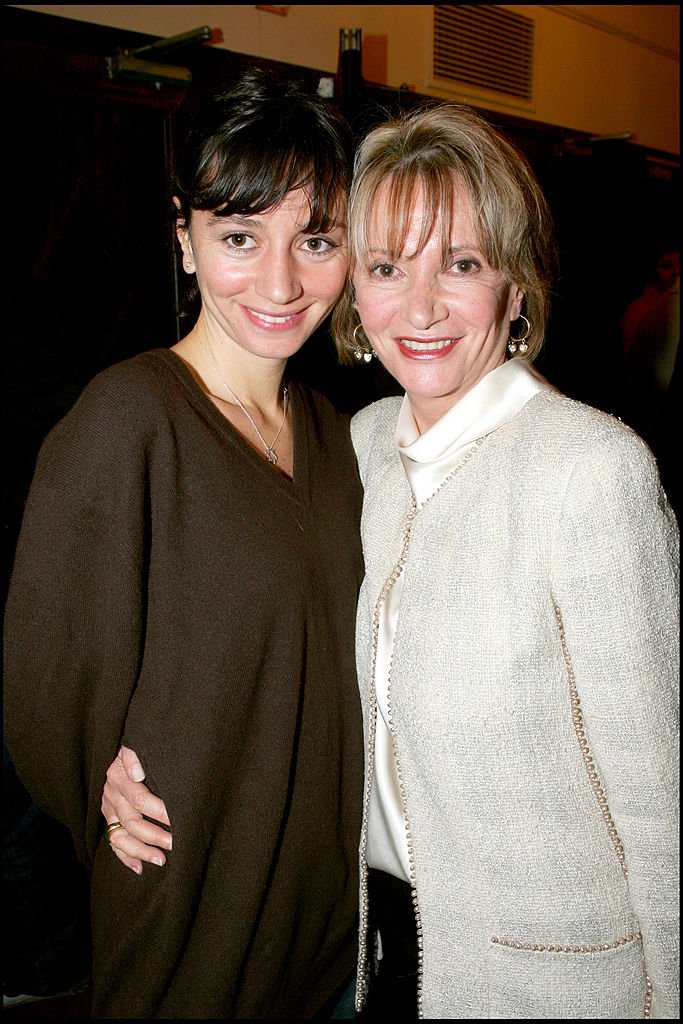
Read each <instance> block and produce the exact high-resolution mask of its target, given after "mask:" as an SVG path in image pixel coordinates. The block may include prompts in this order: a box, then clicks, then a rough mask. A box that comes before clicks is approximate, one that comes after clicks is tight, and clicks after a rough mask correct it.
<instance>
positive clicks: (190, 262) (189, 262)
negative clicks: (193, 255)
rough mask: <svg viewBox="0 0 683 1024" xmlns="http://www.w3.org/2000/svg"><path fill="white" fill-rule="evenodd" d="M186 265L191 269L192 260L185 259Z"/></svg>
mask: <svg viewBox="0 0 683 1024" xmlns="http://www.w3.org/2000/svg"><path fill="white" fill-rule="evenodd" d="M185 266H186V267H187V269H188V270H189V269H190V267H191V266H192V260H185Z"/></svg>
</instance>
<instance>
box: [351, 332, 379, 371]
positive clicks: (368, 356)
mask: <svg viewBox="0 0 683 1024" xmlns="http://www.w3.org/2000/svg"><path fill="white" fill-rule="evenodd" d="M362 326H363V325H362V324H357V325H356V327H354V329H353V346H352V351H353V354H354V357H355V358H356V359H357V360H358V362H360V361H361V359H363V360H364V361H365V362H366V363H370V362H372V357H373V356H374V355H376V352H375V350H374V348H373V347H372V345H371V344H370V342H369V341H366V342H361V341H359V340H358V338H357V337H356V334H357V333H358V331H359V330H360V329H361V327H362Z"/></svg>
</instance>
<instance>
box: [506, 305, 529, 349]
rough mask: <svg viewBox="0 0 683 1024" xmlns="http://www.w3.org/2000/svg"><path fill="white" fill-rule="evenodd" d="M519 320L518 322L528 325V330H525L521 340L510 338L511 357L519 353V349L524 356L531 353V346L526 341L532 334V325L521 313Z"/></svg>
mask: <svg viewBox="0 0 683 1024" xmlns="http://www.w3.org/2000/svg"><path fill="white" fill-rule="evenodd" d="M517 319H518V320H523V321H524V323H525V324H526V328H525V331H524V334H523V335H522V336H521V338H513V337H510V338H509V339H508V352H509V353H510V355H511V356H514V354H515V352H516V351H517V349H519V352H520V355H522V356H523V355H524V354H525V353H526V352H528V351H529V346H528V344H527V340H526V339H527V338H528V337H529V335H530V334H531V324H530V323H529V321H528V320H527V318H526V317H525V316H522V314H521V313H520V314H519V316H518V317H517Z"/></svg>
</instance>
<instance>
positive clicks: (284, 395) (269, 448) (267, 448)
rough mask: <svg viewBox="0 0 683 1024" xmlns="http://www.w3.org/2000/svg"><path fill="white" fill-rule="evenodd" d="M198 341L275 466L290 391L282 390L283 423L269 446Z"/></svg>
mask: <svg viewBox="0 0 683 1024" xmlns="http://www.w3.org/2000/svg"><path fill="white" fill-rule="evenodd" d="M197 341H198V342H199V346H200V348H201V350H202V352H203V353H204V355H205V356H206V358H207V359H208V360H209V362H210V363H211V365H212V366H213V368H214V370H215V371H216V373H217V374H218V376H219V377H220V379H221V381H222V382H223V385H224V386H225V388H226V390H227V391H228V392H229V393H230V395H232V397H233V398H234V400H235V401H236V402H237V404H238V405H239V407H240V409H241V410H242V412H243V413H244V415H245V416H246V417H247V419H248V420H249V422H250V423H251V425H252V427H253V428H254V430H255V431H256V433H257V434H258V438H259V440H260V442H261V444H262V445H263V454H264V455H265V457H266V458H267V459H268V462H270V463H271V464H272V465H273V466H274V465H275V464H276V463H277V453H276V452H275V445H276V444H277V440H278V438H279V436H280V434H281V433H282V428H283V427H284V425H285V420H286V419H287V409H288V407H289V391H288V390H287V388H286V387H283V389H282V405H283V412H282V423H281V424H280V427H279V429H278V432H277V434H276V435H275V437H274V438H273V440H272V441H271V442H270V444H268V442H267V441H266V439H265V437H264V436H263V434H262V433H261V431H260V430H259V428H258V427H257V426H256V424H255V422H254V420H253V418H252V417H251V416H250V414H249V411H248V410H247V409H245V407H244V406H243V405H242V403H241V402H240V400H239V398H238V397H237V395H236V394H235V392H234V391H233V390H232V388H231V387H230V385H229V384H228V382H227V380H226V379H225V377H224V376H223V374H222V373H221V371H220V367H219V366H218V363H217V362H216V360H215V359H214V357H213V354H212V353H211V352H209V350H208V349H206V348H205V347H204V344H203V343H202V340H201V338H199V337H198V338H197Z"/></svg>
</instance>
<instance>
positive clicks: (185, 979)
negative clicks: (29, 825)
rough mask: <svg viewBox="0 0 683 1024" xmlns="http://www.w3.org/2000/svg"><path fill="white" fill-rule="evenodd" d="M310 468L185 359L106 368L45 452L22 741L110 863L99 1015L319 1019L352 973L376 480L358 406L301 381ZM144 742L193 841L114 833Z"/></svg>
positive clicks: (166, 354)
mask: <svg viewBox="0 0 683 1024" xmlns="http://www.w3.org/2000/svg"><path fill="white" fill-rule="evenodd" d="M290 395H291V410H292V416H293V426H294V475H293V479H292V480H289V479H287V478H286V477H283V476H282V475H281V474H279V473H278V472H277V471H275V470H274V469H273V468H272V467H271V466H270V465H268V463H267V462H266V461H265V460H264V459H263V458H262V457H261V456H260V455H259V454H258V453H257V452H255V451H254V450H253V449H252V448H251V447H250V446H249V445H248V444H247V443H246V441H245V440H244V439H243V438H242V437H241V436H240V435H239V434H238V433H237V432H236V431H235V430H234V429H233V427H232V426H231V425H230V424H229V423H228V422H227V421H226V420H225V418H224V417H223V416H222V415H221V414H220V413H219V412H218V410H217V409H216V408H215V407H214V406H213V404H212V403H211V402H210V400H209V399H208V398H207V396H206V395H205V394H204V393H203V391H202V390H201V388H200V387H199V386H198V384H197V383H196V381H195V380H194V379H193V377H192V375H191V373H190V371H189V370H188V369H187V367H186V366H185V364H184V363H183V362H182V361H181V360H180V359H179V358H178V357H177V356H176V355H175V354H174V353H172V352H170V351H167V350H155V351H152V352H148V353H145V354H143V355H140V356H137V357H135V358H133V359H130V360H127V361H126V362H124V363H121V364H119V365H117V366H115V367H112V368H111V369H109V370H106V371H105V372H104V373H102V374H100V375H99V376H98V377H96V378H95V380H94V381H92V382H91V384H90V385H89V386H88V387H87V388H86V389H85V391H84V393H83V394H82V396H81V398H80V400H79V401H78V403H77V404H76V406H75V407H74V408H73V409H72V410H71V412H70V413H69V414H68V415H67V416H66V418H65V419H64V420H63V421H62V422H61V423H60V424H58V425H57V427H56V428H55V429H54V430H53V432H52V433H51V435H50V436H49V437H48V439H47V441H46V442H45V444H44V446H43V449H42V452H41V455H40V458H39V461H38V466H37V470H36V474H35V479H34V482H33V485H32V489H31V493H30V495H29V499H28V503H27V508H26V514H25V518H24V524H23V527H22V533H21V537H20V540H19V545H18V550H17V555H16V563H15V569H14V573H13V578H12V583H11V588H10V595H9V599H8V605H7V613H6V638H5V651H6V681H5V694H6V738H7V741H8V747H9V750H10V753H11V756H12V758H13V760H14V763H15V765H16V768H17V771H18V773H19V775H20V777H21V779H22V781H23V782H24V784H25V786H26V787H27V789H28V790H29V792H30V793H31V794H32V795H33V797H34V799H35V800H36V801H37V803H39V804H40V805H41V806H42V807H43V808H45V809H46V810H47V811H48V812H49V813H51V814H52V815H54V817H56V818H58V819H59V820H60V821H62V822H64V823H66V824H67V825H68V826H69V828H70V829H71V832H72V835H73V839H74V843H75V846H76V849H77V852H78V854H79V856H80V858H81V859H82V860H83V861H84V862H85V863H86V864H88V865H89V866H90V867H91V868H92V922H93V952H94V989H95V1002H94V1016H95V1017H100V1018H102V1017H120V1018H138V1019H139V1018H150V1017H157V1018H240V1019H248V1018H252V1019H253V1018H282V1017H289V1018H295V1019H296V1018H301V1019H303V1018H308V1017H311V1016H313V1015H315V1014H316V1013H317V1012H319V1011H320V1010H321V1008H322V1006H323V1004H324V1003H325V1002H326V1000H328V999H329V998H330V997H332V996H333V994H334V992H335V990H336V989H337V987H338V986H339V985H340V984H341V983H342V982H343V981H344V979H345V978H346V977H347V976H348V975H349V974H350V973H351V972H352V970H353V967H354V956H355V946H356V938H357V931H356V911H357V885H358V877H357V846H358V835H359V830H360V807H361V785H362V741H361V724H360V709H359V698H358V692H357V685H356V677H355V662H354V640H353V634H354V621H355V608H356V598H357V593H358V588H359V584H360V580H361V576H362V557H361V551H360V542H359V516H360V505H361V486H360V482H359V477H358V472H357V467H356V462H355V458H354V455H353V450H352V447H351V442H350V439H349V430H348V422H347V418H346V417H344V416H342V415H340V414H339V413H337V412H336V411H335V410H334V409H333V408H332V406H331V405H330V404H329V403H328V402H327V401H326V400H325V399H323V398H322V397H321V396H319V395H316V394H315V393H312V392H310V391H308V390H306V389H305V388H303V387H301V386H298V385H297V384H296V383H292V384H291V385H290ZM121 742H123V743H125V744H127V745H128V746H130V747H132V748H133V749H134V750H135V751H136V752H137V753H138V755H139V756H140V758H141V760H142V763H143V765H144V767H145V770H146V772H147V782H148V785H149V786H150V788H151V789H152V790H153V791H154V792H156V793H158V794H159V795H160V796H161V797H162V798H163V799H164V801H165V802H166V806H167V809H168V813H169V816H170V820H171V823H172V827H173V851H172V852H171V853H170V854H169V855H168V863H167V865H166V866H165V867H164V868H156V867H154V866H146V867H145V869H144V871H143V874H142V876H140V877H138V876H136V875H135V874H133V873H132V872H131V871H129V870H127V869H126V868H124V867H123V866H122V865H121V864H120V862H119V861H118V859H117V858H116V857H115V856H114V855H113V853H112V852H111V850H110V849H109V847H108V844H107V842H106V841H105V840H103V838H102V830H103V825H104V821H103V819H102V816H101V813H100V798H101V791H102V785H103V782H104V776H105V771H106V768H107V766H108V764H109V763H110V762H111V760H112V759H113V757H114V756H115V754H116V751H117V749H118V747H119V745H120V744H121Z"/></svg>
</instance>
